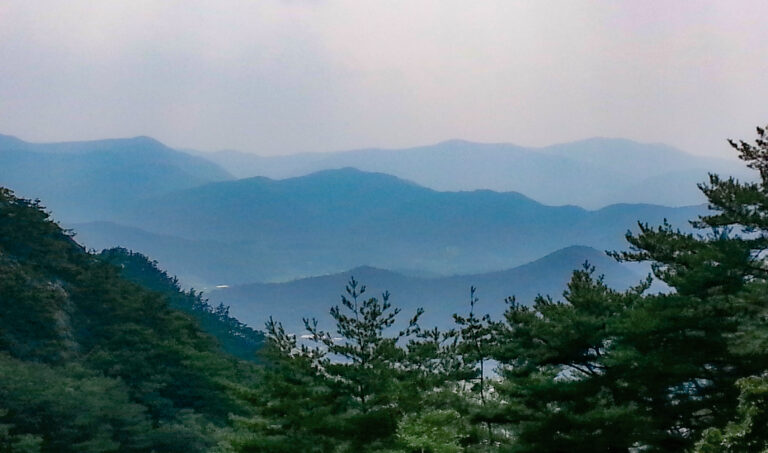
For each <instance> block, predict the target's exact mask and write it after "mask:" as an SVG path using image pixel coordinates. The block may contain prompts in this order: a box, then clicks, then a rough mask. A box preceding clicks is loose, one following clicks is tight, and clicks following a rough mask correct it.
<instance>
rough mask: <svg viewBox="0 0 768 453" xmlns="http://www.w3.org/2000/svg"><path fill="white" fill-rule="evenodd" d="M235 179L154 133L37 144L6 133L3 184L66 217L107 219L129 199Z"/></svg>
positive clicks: (1, 151)
mask: <svg viewBox="0 0 768 453" xmlns="http://www.w3.org/2000/svg"><path fill="white" fill-rule="evenodd" d="M227 179H231V175H229V173H227V172H226V171H224V170H223V169H221V168H220V167H219V166H217V165H216V164H213V163H211V162H209V161H207V160H205V159H202V158H199V157H196V156H191V155H189V154H186V153H182V152H178V151H175V150H173V149H171V148H168V147H167V146H165V145H163V144H162V143H160V142H158V141H156V140H154V139H151V138H149V137H135V138H129V139H115V140H97V141H89V142H67V143H47V144H34V143H27V142H24V141H22V140H19V139H17V138H15V137H10V136H1V137H0V185H3V186H6V187H12V188H14V190H16V191H17V192H18V193H19V195H21V196H26V197H30V198H40V199H41V200H42V201H43V204H44V205H45V206H47V207H48V208H49V209H50V210H52V211H53V213H54V214H55V215H56V217H57V218H59V219H61V220H63V221H90V220H106V219H108V218H109V216H110V215H111V214H112V213H114V212H115V211H116V210H118V209H119V208H120V207H121V206H123V205H125V204H126V203H131V202H134V201H135V200H139V199H142V198H144V197H148V196H154V195H158V194H162V193H166V192H170V191H174V190H180V189H186V188H190V187H195V186H198V185H200V184H204V183H208V182H213V181H223V180H227Z"/></svg>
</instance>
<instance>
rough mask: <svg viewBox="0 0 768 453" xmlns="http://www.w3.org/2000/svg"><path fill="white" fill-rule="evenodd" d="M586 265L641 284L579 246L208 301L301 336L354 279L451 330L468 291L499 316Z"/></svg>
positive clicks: (310, 281) (282, 286)
mask: <svg viewBox="0 0 768 453" xmlns="http://www.w3.org/2000/svg"><path fill="white" fill-rule="evenodd" d="M585 262H589V263H590V264H591V265H593V266H595V267H596V272H597V273H598V274H605V276H606V282H607V283H608V284H609V285H610V286H612V287H615V288H626V287H629V286H630V285H634V284H637V283H638V282H639V281H640V280H641V279H642V277H641V276H640V275H638V274H636V273H634V272H632V271H630V270H628V269H627V268H626V267H624V266H623V265H621V264H619V263H617V262H616V261H614V260H613V259H611V258H609V257H608V256H606V255H605V254H604V253H602V252H599V251H597V250H595V249H593V248H589V247H583V246H575V247H568V248H565V249H562V250H558V251H556V252H555V253H552V254H550V255H547V256H545V257H543V258H541V259H539V260H536V261H534V262H531V263H528V264H525V265H522V266H519V267H516V268H513V269H509V270H505V271H499V272H491V273H486V274H476V275H457V276H451V277H441V278H417V277H408V276H405V275H402V274H399V273H396V272H391V271H387V270H382V269H377V268H373V267H369V266H365V267H358V268H355V269H352V270H350V271H347V272H342V273H337V274H332V275H325V276H320V277H312V278H306V279H300V280H295V281H291V282H286V283H270V284H263V283H262V284H248V285H238V286H233V287H229V288H221V289H217V290H215V291H213V292H212V293H211V294H210V297H211V299H212V300H226V301H227V303H231V304H232V312H233V313H234V314H235V316H237V317H239V318H240V319H244V320H246V322H248V323H249V324H251V325H256V326H259V325H262V324H263V323H264V322H265V321H266V320H267V319H268V317H269V316H273V317H274V318H275V319H277V320H280V321H282V322H283V323H284V324H285V325H286V326H287V327H289V328H290V329H292V331H294V332H298V331H301V330H302V326H303V324H302V321H301V319H302V318H304V317H317V318H318V319H324V320H327V318H328V316H327V314H328V310H329V308H330V307H331V306H333V305H336V304H338V303H339V295H340V294H341V293H342V292H343V289H344V285H345V284H346V282H347V281H348V280H349V278H350V277H351V276H354V277H355V279H357V280H358V281H360V282H361V283H364V284H365V285H367V287H368V294H369V295H370V296H374V297H378V296H380V294H381V292H383V291H384V290H388V291H389V292H390V293H391V294H392V301H393V303H394V304H395V305H397V306H398V307H401V308H403V309H404V311H405V312H406V313H410V312H413V311H414V310H415V309H416V308H418V307H423V308H424V309H425V310H426V313H425V316H424V320H425V323H426V324H427V325H433V324H435V325H440V326H441V327H449V326H450V323H451V320H452V318H451V315H452V314H453V313H463V312H465V311H466V310H467V309H468V298H469V288H470V286H473V285H474V286H476V287H477V288H478V295H479V297H480V300H481V302H480V304H479V309H480V310H481V311H482V312H483V313H491V314H493V315H496V316H498V315H500V314H501V313H502V312H503V310H504V307H505V304H504V299H505V298H506V297H508V296H513V295H514V296H516V297H517V299H518V301H520V302H523V303H528V302H531V301H532V300H533V298H534V297H535V296H536V295H537V294H539V293H541V294H550V295H553V296H558V295H559V294H560V293H561V292H562V291H563V289H564V288H565V285H566V283H567V282H568V280H569V279H570V276H571V273H572V272H573V270H575V269H578V268H580V267H581V266H582V265H583V264H584V263H585Z"/></svg>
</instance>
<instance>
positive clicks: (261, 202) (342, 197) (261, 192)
mask: <svg viewBox="0 0 768 453" xmlns="http://www.w3.org/2000/svg"><path fill="white" fill-rule="evenodd" d="M704 209H705V208H704V207H702V206H691V207H684V208H668V207H663V206H656V205H647V204H619V205H611V206H608V207H605V208H602V209H599V210H586V209H582V208H579V207H575V206H547V205H543V204H541V203H538V202H536V201H534V200H532V199H530V198H528V197H526V196H524V195H521V194H519V193H514V192H505V193H502V192H493V191H489V190H480V191H467V192H439V191H436V190H432V189H427V188H424V187H421V186H419V185H416V184H414V183H412V182H408V181H404V180H402V179H399V178H396V177H394V176H390V175H385V174H381V173H368V172H362V171H359V170H355V169H341V170H327V171H322V172H318V173H314V174H311V175H307V176H302V177H297V178H288V179H284V180H272V179H268V178H263V177H258V178H247V179H242V180H236V181H225V182H218V183H211V184H206V185H203V186H200V187H195V188H191V189H186V190H181V191H176V192H172V193H168V194H164V195H159V196H156V197H152V198H147V199H144V200H142V201H141V202H140V203H137V204H135V205H133V206H127V208H126V210H125V211H124V212H122V213H119V214H117V215H116V216H115V218H114V219H112V221H113V222H114V223H116V224H119V225H121V226H120V227H117V226H115V225H114V224H90V225H86V226H77V227H76V230H78V231H80V232H81V233H80V238H81V240H82V241H83V242H84V243H85V244H86V245H88V246H91V247H98V248H100V247H107V246H115V245H120V246H124V247H128V248H132V249H134V250H137V251H140V252H142V253H145V254H147V255H149V256H152V257H156V258H157V259H160V261H161V264H163V265H164V266H165V267H166V268H169V269H172V270H174V272H176V273H179V274H180V276H181V277H185V274H184V273H182V272H181V271H180V270H177V269H191V268H192V267H196V268H197V270H195V271H194V272H191V270H190V275H192V274H194V275H195V276H196V277H198V278H200V277H199V276H203V275H206V276H208V278H207V280H205V281H204V282H203V283H205V284H207V285H212V284H235V283H247V282H255V281H286V280H290V279H295V278H298V277H302V276H311V275H319V274H326V273H330V272H338V271H341V270H344V269H351V268H354V267H356V266H360V265H371V266H375V267H379V268H385V269H417V270H423V271H427V272H434V273H438V274H441V275H448V274H456V273H478V272H488V271H493V270H498V269H505V268H511V267H514V266H518V265H521V264H523V263H526V262H529V261H532V260H535V259H537V258H540V257H542V256H544V255H546V254H548V253H552V252H554V251H556V250H558V249H561V248H564V247H568V246H570V245H573V244H583V245H587V246H591V247H595V248H598V249H601V250H605V249H620V248H623V247H625V245H626V243H625V241H624V234H625V233H626V231H627V230H629V229H633V228H634V227H635V226H636V222H637V221H643V222H648V223H651V224H657V223H661V222H662V221H663V220H664V219H665V218H666V219H669V221H670V222H671V223H673V224H674V225H677V226H680V227H686V226H687V220H689V219H692V218H695V217H696V216H697V215H698V214H700V213H703V212H704ZM125 227H130V228H131V229H126V228H125ZM138 230H141V233H139V231H138ZM169 238H175V239H173V240H171V239H169ZM193 250H198V251H197V252H195V251H193ZM194 256H198V258H197V259H196V261H197V262H196V263H195V264H191V263H190V262H191V261H195V258H193V257H194ZM166 257H167V258H166ZM179 262H186V264H184V263H179Z"/></svg>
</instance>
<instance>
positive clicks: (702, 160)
mask: <svg viewBox="0 0 768 453" xmlns="http://www.w3.org/2000/svg"><path fill="white" fill-rule="evenodd" d="M199 155H200V156H203V157H206V158H208V159H210V160H212V161H214V162H216V163H218V164H219V165H221V166H222V167H224V168H226V169H227V170H229V171H230V172H231V173H232V174H234V175H235V176H237V177H241V178H243V177H250V176H267V177H270V178H287V177H294V176H301V175H306V174H309V173H313V172H316V171H319V170H325V169H334V168H343V167H355V168H358V169H361V170H366V171H372V172H382V173H387V174H391V175H394V176H398V177H401V178H404V179H407V180H410V181H414V182H416V183H418V184H421V185H423V186H426V187H430V188H433V189H436V190H443V191H446V190H448V191H456V190H475V189H491V190H496V191H502V192H507V191H515V192H521V193H524V194H526V195H527V196H529V197H531V198H533V199H535V200H537V201H539V202H542V203H546V204H552V205H563V204H575V205H578V206H583V207H587V208H598V207H602V206H606V205H608V204H613V203H653V204H661V205H667V206H684V205H692V204H701V203H704V198H703V197H702V196H701V194H700V192H699V191H698V190H697V188H696V183H698V182H701V181H704V180H706V178H707V172H708V171H714V172H718V173H722V174H733V175H738V176H740V177H745V176H747V177H748V174H747V173H745V170H744V167H743V165H740V164H739V163H738V162H735V161H730V160H724V159H715V158H706V157H700V156H695V155H693V154H688V153H685V152H683V151H680V150H678V149H675V148H673V147H670V146H667V145H663V144H649V143H637V142H634V141H631V140H624V139H608V138H593V139H588V140H581V141H576V142H571V143H565V144H559V145H552V146H547V147H543V148H531V147H522V146H516V145H512V144H505V143H499V144H485V143H472V142H468V141H463V140H451V141H447V142H443V143H438V144H436V145H431V146H421V147H415V148H408V149H363V150H356V151H343V152H331V153H305V154H295V155H289V156H276V157H266V156H258V155H256V154H251V153H243V152H238V151H220V152H215V153H199Z"/></svg>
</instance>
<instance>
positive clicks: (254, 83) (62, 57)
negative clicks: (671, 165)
mask: <svg viewBox="0 0 768 453" xmlns="http://www.w3.org/2000/svg"><path fill="white" fill-rule="evenodd" d="M767 17H768V2H765V1H764V0H759V1H758V0H756V1H722V0H721V1H674V0H664V1H648V0H642V1H640V0H638V1H571V0H569V1H543V0H530V1H513V0H505V1H485V0H483V1H474V0H466V1H452V0H424V1H422V0H403V1H398V0H386V1H383V0H381V1H364V0H348V1H322V0H290V1H288V0H284V1H276V0H252V1H245V0H243V1H226V0H211V1H200V0H183V1H171V0H156V1H143V0H129V1H118V0H109V1H103V0H93V1H85V0H61V1H53V0H51V1H48V0H35V1H29V0H4V1H2V2H0V133H5V134H12V135H17V136H19V137H21V138H24V139H26V140H30V141H60V140H80V139H94V138H107V137H126V136H135V135H150V136H153V137H155V138H157V139H159V140H161V141H163V142H166V143H168V144H170V145H172V146H175V147H185V148H196V149H203V150H215V149H240V150H243V151H253V152H258V153H260V154H287V153H292V152H300V151H323V150H340V149H351V148H360V147H371V146H375V147H405V146H413V145H420V144H428V143H433V142H437V141H441V140H445V139H450V138H463V139H467V140H474V141H483V142H513V143H517V144H521V145H546V144H551V143H557V142H565V141H570V140H575V139H580V138H586V137H592V136H610V137H626V138H631V139H636V140H641V141H650V142H665V143H669V144H672V145H675V146H678V147H681V148H683V149H685V150H687V151H689V152H693V153H704V154H721V155H728V154H729V152H728V147H727V145H726V144H725V141H724V140H725V138H727V137H734V138H746V139H750V140H751V139H752V138H753V136H754V126H757V125H761V124H765V123H768V25H767V24H768V22H766V18H767Z"/></svg>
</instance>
